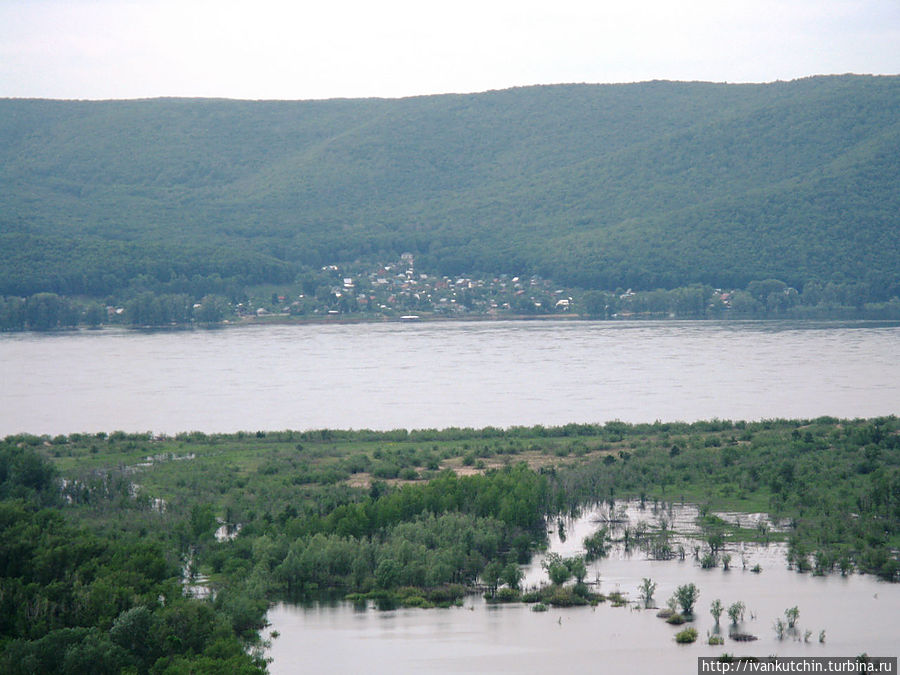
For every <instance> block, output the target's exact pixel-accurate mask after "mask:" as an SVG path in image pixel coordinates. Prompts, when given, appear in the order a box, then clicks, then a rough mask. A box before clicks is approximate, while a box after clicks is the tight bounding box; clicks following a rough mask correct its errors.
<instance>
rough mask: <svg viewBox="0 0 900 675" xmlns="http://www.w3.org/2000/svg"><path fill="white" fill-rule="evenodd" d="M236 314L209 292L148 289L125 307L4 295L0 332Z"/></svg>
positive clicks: (197, 320) (212, 319) (203, 320)
mask: <svg viewBox="0 0 900 675" xmlns="http://www.w3.org/2000/svg"><path fill="white" fill-rule="evenodd" d="M232 316H234V311H233V308H232V304H231V302H230V301H229V300H228V299H227V298H225V297H223V296H220V295H206V296H203V297H202V298H198V299H197V300H196V301H195V300H193V299H192V298H191V297H190V296H189V295H187V294H155V293H151V292H144V293H141V294H139V295H137V296H135V297H133V298H132V299H131V300H129V301H127V302H126V303H125V305H124V307H116V306H113V305H106V304H102V303H100V302H97V301H94V300H82V299H75V298H68V297H65V296H60V295H57V294H56V293H35V294H34V295H31V296H29V297H27V298H19V297H5V298H4V297H0V331H23V330H33V331H52V330H64V329H71V328H77V327H79V326H83V327H87V328H99V327H100V326H105V325H106V326H108V325H125V326H132V327H165V326H185V325H190V324H206V325H208V324H217V323H221V322H222V321H224V320H225V319H227V318H229V317H232Z"/></svg>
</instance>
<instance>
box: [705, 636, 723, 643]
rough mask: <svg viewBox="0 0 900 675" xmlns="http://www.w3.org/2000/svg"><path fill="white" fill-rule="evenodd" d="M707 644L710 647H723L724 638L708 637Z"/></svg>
mask: <svg viewBox="0 0 900 675" xmlns="http://www.w3.org/2000/svg"><path fill="white" fill-rule="evenodd" d="M708 642H709V644H711V645H724V644H725V638H723V637H722V636H721V635H710V636H709V640H708Z"/></svg>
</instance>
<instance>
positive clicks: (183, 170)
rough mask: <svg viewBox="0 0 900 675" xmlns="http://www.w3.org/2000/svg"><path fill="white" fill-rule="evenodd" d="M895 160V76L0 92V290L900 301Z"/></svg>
mask: <svg viewBox="0 0 900 675" xmlns="http://www.w3.org/2000/svg"><path fill="white" fill-rule="evenodd" d="M898 158H900V78H898V77H870V76H840V77H817V78H809V79H804V80H798V81H793V82H778V83H773V84H764V85H726V84H706V83H677V82H647V83H639V84H629V85H557V86H540V87H526V88H518V89H511V90H505V91H497V92H488V93H483V94H471V95H444V96H428V97H418V98H409V99H400V100H380V99H379V100H376V99H367V100H330V101H308V102H286V101H260V102H253V101H226V100H185V99H155V100H142V101H102V102H79V101H46V100H3V101H0V188H2V189H0V295H27V294H32V293H36V292H41V291H50V292H55V293H60V294H64V295H74V294H83V295H91V296H95V297H103V296H106V295H108V294H114V293H121V292H122V290H123V289H125V288H127V287H128V286H129V284H131V285H132V286H134V279H135V278H136V277H139V275H146V277H142V278H144V279H147V278H149V279H151V280H153V279H155V280H158V281H162V282H168V281H170V280H172V279H176V278H185V279H191V278H193V279H195V280H199V281H198V283H200V285H201V286H203V284H204V280H214V281H216V282H218V280H219V279H220V278H221V279H224V280H231V281H233V282H234V283H235V284H237V285H246V284H255V283H285V282H289V281H293V280H294V279H295V278H296V276H297V275H298V273H300V272H301V271H302V270H303V269H304V266H316V267H318V266H321V265H324V264H330V263H335V262H344V261H353V260H357V259H361V260H373V261H374V260H378V259H382V258H386V257H393V258H396V257H397V256H398V255H399V253H401V252H403V251H410V252H413V253H415V254H416V256H417V257H416V262H417V266H418V267H421V268H427V269H429V270H432V271H435V272H440V273H446V274H460V273H478V272H485V273H492V274H493V273H504V272H505V273H511V274H539V275H541V276H543V277H545V278H550V279H553V280H554V281H556V282H558V283H561V284H568V285H572V286H580V287H583V288H598V289H615V288H617V287H622V288H627V287H632V288H635V289H653V288H674V287H678V286H686V285H689V284H693V283H705V284H710V285H713V286H719V287H729V288H743V287H745V286H746V285H747V284H748V283H749V282H750V281H753V280H762V279H767V278H778V279H781V280H782V281H785V282H787V283H789V284H791V285H792V286H795V287H796V288H798V289H802V288H803V285H804V284H805V283H807V282H808V281H810V280H818V281H821V282H822V283H827V282H835V283H854V282H862V283H865V284H867V285H868V288H869V297H868V299H870V300H885V299H888V298H890V297H891V296H893V295H897V294H898V292H900V282H898V270H900V226H898V225H900V222H898V221H900V216H898V214H900V161H898ZM210 284H212V281H210V282H209V284H207V285H210ZM212 285H214V284H212ZM201 290H202V289H201ZM216 290H218V289H216Z"/></svg>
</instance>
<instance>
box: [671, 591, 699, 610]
mask: <svg viewBox="0 0 900 675" xmlns="http://www.w3.org/2000/svg"><path fill="white" fill-rule="evenodd" d="M673 597H674V598H675V602H676V604H677V605H678V606H679V607H681V613H682V614H685V615H691V614H693V613H694V603H695V602H697V598H699V597H700V589H699V588H697V586H695V585H694V584H685V585H683V586H679V587H678V588H676V589H675V594H674V595H673Z"/></svg>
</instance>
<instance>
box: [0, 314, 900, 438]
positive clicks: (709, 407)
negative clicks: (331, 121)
mask: <svg viewBox="0 0 900 675" xmlns="http://www.w3.org/2000/svg"><path fill="white" fill-rule="evenodd" d="M898 356H900V326H898V325H897V324H877V323H831V322H824V323H820V322H805V323H798V322H728V323H717V322H709V321H705V322H704V321H696V322H684V321H647V322H634V321H631V322H590V321H532V322H526V321H507V322H494V323H481V322H468V323H467V322H455V323H421V324H403V323H390V324H355V325H326V326H322V325H316V326H313V325H300V326H254V327H241V328H233V329H225V330H213V331H209V330H194V331H176V332H154V333H142V332H136V331H126V330H101V331H79V332H74V333H61V334H52V335H42V334H34V333H16V334H0V372H2V373H3V387H2V388H0V435H7V434H12V433H19V432H23V431H24V432H29V433H36V434H61V433H72V432H82V431H88V432H93V431H113V430H116V429H121V430H123V431H137V432H144V431H153V432H156V433H169V434H172V433H177V432H180V431H193V430H198V431H206V432H226V431H239V430H245V431H255V430H260V429H262V430H279V429H298V430H304V429H317V428H341V429H344V428H355V429H360V428H371V429H395V428H407V429H408V428H444V427H450V426H463V427H484V426H499V427H506V426H511V425H529V426H530V425H533V424H545V425H559V424H566V423H568V422H605V421H608V420H613V419H620V420H623V421H626V422H652V421H654V420H657V419H659V420H666V421H676V420H683V421H694V420H698V419H711V418H714V417H718V418H721V419H733V420H738V419H745V420H753V419H763V418H812V417H818V416H821V415H832V416H836V417H847V418H853V417H873V416H877V415H887V414H894V413H898V412H900V358H898Z"/></svg>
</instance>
